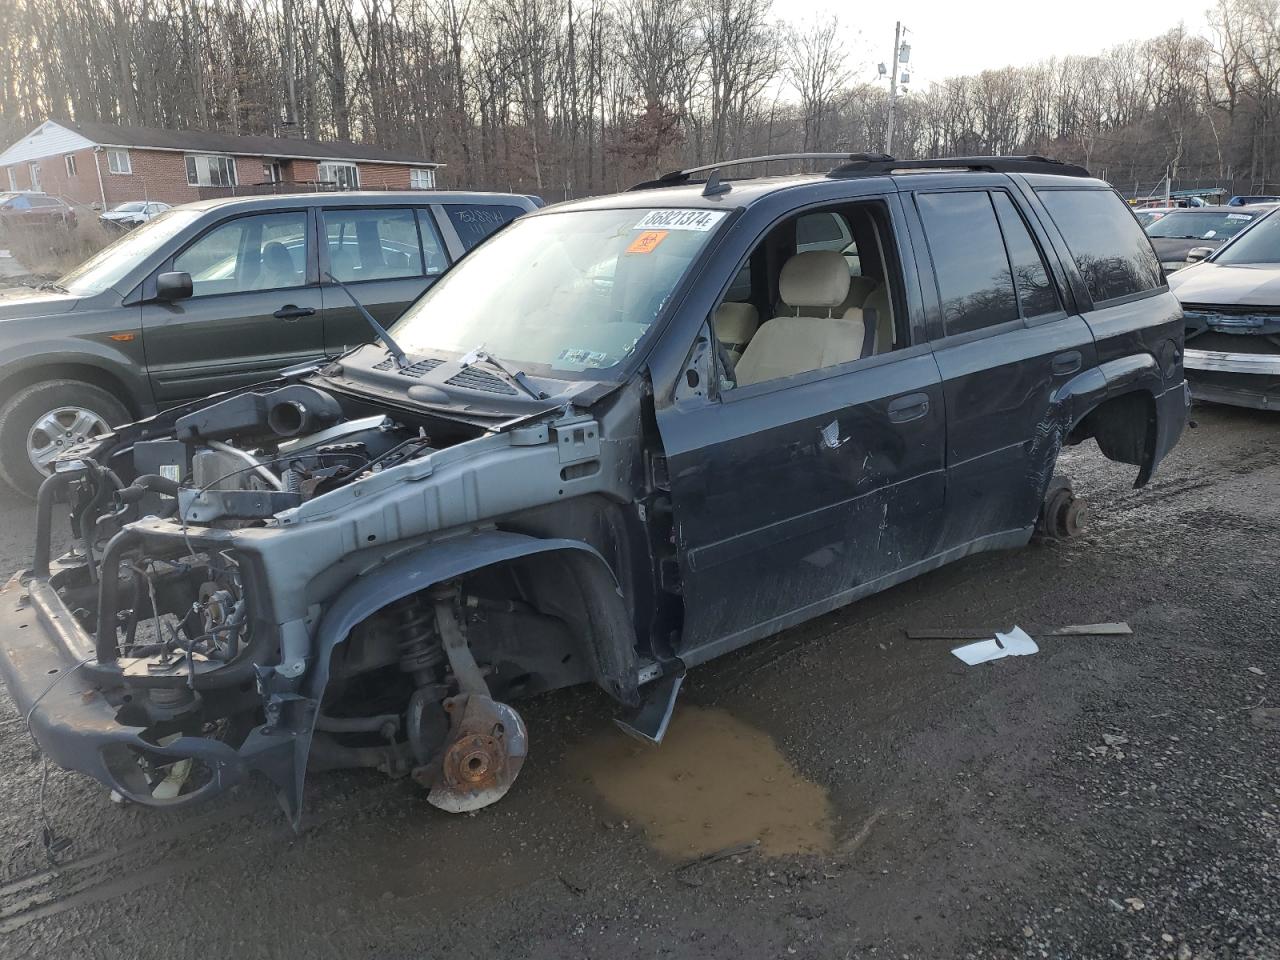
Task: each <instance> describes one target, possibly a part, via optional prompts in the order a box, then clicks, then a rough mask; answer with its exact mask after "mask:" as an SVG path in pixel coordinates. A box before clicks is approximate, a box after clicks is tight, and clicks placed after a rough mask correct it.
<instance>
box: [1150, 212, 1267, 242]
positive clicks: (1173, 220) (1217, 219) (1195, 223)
mask: <svg viewBox="0 0 1280 960" xmlns="http://www.w3.org/2000/svg"><path fill="white" fill-rule="evenodd" d="M1255 217H1256V214H1252V213H1239V212H1237V211H1234V210H1233V211H1230V212H1228V211H1226V210H1222V211H1218V210H1213V211H1207V210H1186V211H1182V210H1175V211H1174V212H1173V213H1170V214H1169V215H1168V216H1165V217H1161V218H1160V219H1159V220H1157V221H1156V222H1155V223H1152V224H1150V225H1149V226H1148V227H1147V236H1149V237H1169V238H1174V237H1176V238H1179V239H1186V240H1227V239H1230V238H1231V237H1234V236H1235V235H1236V234H1237V233H1239V232H1240V231H1241V230H1243V229H1244V228H1245V227H1247V226H1248V225H1249V224H1250V223H1251V222H1253V220H1254V219H1255Z"/></svg>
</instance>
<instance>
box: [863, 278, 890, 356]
mask: <svg viewBox="0 0 1280 960" xmlns="http://www.w3.org/2000/svg"><path fill="white" fill-rule="evenodd" d="M862 309H863V310H868V311H869V310H874V311H875V313H876V335H875V350H874V352H875V353H887V352H889V351H890V350H892V349H893V302H892V301H891V300H890V299H889V288H888V287H887V286H886V285H885V284H883V283H882V284H880V286H878V287H876V288H875V289H874V290H872V291H871V293H869V294H868V295H867V299H866V300H865V301H863V304H862Z"/></svg>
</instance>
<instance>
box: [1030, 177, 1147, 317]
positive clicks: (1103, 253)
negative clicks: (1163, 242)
mask: <svg viewBox="0 0 1280 960" xmlns="http://www.w3.org/2000/svg"><path fill="white" fill-rule="evenodd" d="M1039 195H1040V199H1041V201H1043V203H1044V205H1045V206H1046V207H1047V208H1048V210H1049V214H1050V216H1052V217H1053V220H1054V222H1055V223H1056V224H1057V225H1058V229H1059V230H1061V231H1062V236H1063V239H1065V240H1066V241H1067V247H1068V249H1070V250H1071V257H1072V259H1074V260H1075V262H1076V267H1078V268H1079V270H1080V273H1081V274H1082V275H1083V276H1084V281H1085V284H1086V285H1087V286H1088V287H1089V295H1090V296H1091V297H1092V298H1093V301H1094V303H1099V302H1101V301H1103V300H1111V299H1114V298H1115V297H1124V296H1128V295H1130V294H1134V293H1142V292H1144V291H1146V290H1153V289H1155V288H1156V287H1160V286H1163V285H1164V274H1163V273H1162V272H1161V270H1160V262H1159V261H1158V260H1157V259H1156V254H1155V251H1154V250H1152V249H1151V241H1149V240H1148V239H1147V235H1146V234H1145V233H1143V232H1142V228H1141V227H1140V226H1138V221H1136V220H1135V219H1134V218H1133V214H1131V213H1130V212H1129V209H1128V207H1126V206H1125V202H1124V201H1123V200H1121V199H1120V198H1119V197H1118V196H1116V195H1115V194H1114V193H1112V192H1111V191H1110V190H1041V191H1039Z"/></svg>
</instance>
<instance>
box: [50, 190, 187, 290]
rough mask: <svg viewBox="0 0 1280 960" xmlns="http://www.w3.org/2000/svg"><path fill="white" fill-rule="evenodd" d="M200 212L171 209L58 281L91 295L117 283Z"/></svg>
mask: <svg viewBox="0 0 1280 960" xmlns="http://www.w3.org/2000/svg"><path fill="white" fill-rule="evenodd" d="M200 215H201V211H199V210H169V211H166V212H165V213H162V214H160V215H159V216H158V217H152V218H151V219H150V220H148V221H147V222H146V223H145V224H143V225H142V226H140V227H138V229H136V230H133V231H131V232H129V233H126V234H125V235H124V236H123V237H121V238H120V239H119V240H117V241H116V242H115V243H113V244H111V245H109V246H106V247H103V248H102V249H101V250H99V251H98V252H97V253H95V254H94V255H93V256H92V257H90V258H89V259H88V260H86V261H85V262H84V263H82V264H80V266H78V267H76V268H75V269H74V270H72V271H71V272H70V273H68V274H67V275H66V276H65V277H63V278H62V279H61V280H59V281H58V283H59V284H61V285H62V286H64V287H66V288H67V290H68V291H69V292H71V293H76V294H80V295H81V296H92V295H93V294H95V293H101V292H102V291H103V290H106V289H107V288H108V287H114V286H115V285H116V284H117V283H119V282H120V281H121V280H122V279H123V278H124V277H126V276H128V274H129V273H130V272H131V271H132V270H133V268H134V267H136V266H137V265H138V264H140V263H141V262H142V261H143V260H145V259H147V258H148V257H149V256H151V255H152V254H153V253H155V252H156V250H158V249H159V248H160V247H162V246H164V245H165V244H166V243H168V242H169V241H170V240H172V239H173V238H174V237H175V236H176V235H177V234H178V233H179V232H180V231H181V230H182V229H183V228H185V227H187V226H188V225H190V224H191V223H192V222H193V221H194V220H196V218H198V217H199V216H200Z"/></svg>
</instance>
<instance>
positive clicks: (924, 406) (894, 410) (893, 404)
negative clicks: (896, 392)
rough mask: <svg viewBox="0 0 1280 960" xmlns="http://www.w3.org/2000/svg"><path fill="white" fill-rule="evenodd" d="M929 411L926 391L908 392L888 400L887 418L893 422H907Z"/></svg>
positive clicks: (917, 418)
mask: <svg viewBox="0 0 1280 960" xmlns="http://www.w3.org/2000/svg"><path fill="white" fill-rule="evenodd" d="M928 412H929V395H928V394H927V393H909V394H907V395H906V396H905V397H898V398H896V399H894V400H890V401H889V419H890V420H891V421H892V422H894V423H907V422H909V421H911V420H919V419H920V418H921V417H923V416H924V415H925V414H927V413H928Z"/></svg>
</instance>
